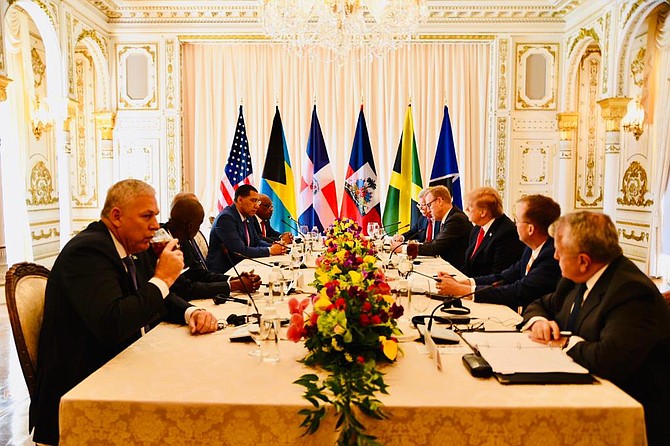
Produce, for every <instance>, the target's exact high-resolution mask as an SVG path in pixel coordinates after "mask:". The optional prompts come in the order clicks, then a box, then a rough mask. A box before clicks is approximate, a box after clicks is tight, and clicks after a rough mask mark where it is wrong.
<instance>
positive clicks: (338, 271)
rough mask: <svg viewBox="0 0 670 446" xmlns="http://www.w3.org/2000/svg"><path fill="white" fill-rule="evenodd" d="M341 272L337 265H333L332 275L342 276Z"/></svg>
mask: <svg viewBox="0 0 670 446" xmlns="http://www.w3.org/2000/svg"><path fill="white" fill-rule="evenodd" d="M341 272H342V270H341V269H340V268H339V267H338V266H337V265H333V266H332V268H330V274H332V275H333V276H334V275H336V274H340V273H341Z"/></svg>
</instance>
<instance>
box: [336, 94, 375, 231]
mask: <svg viewBox="0 0 670 446" xmlns="http://www.w3.org/2000/svg"><path fill="white" fill-rule="evenodd" d="M340 215H341V216H342V217H348V218H351V219H352V220H356V221H357V222H358V224H359V225H361V227H362V228H363V231H364V232H365V234H367V227H368V223H371V222H376V223H380V224H381V222H380V216H381V211H380V206H379V192H378V191H377V169H376V168H375V160H374V158H373V157H372V147H371V145H370V136H369V135H368V126H367V125H366V124H365V115H364V114H363V106H362V105H361V111H360V112H359V113H358V124H356V134H355V136H354V143H353V146H352V147H351V157H350V158H349V167H348V169H347V176H346V179H345V180H344V195H343V197H342V210H341V211H340Z"/></svg>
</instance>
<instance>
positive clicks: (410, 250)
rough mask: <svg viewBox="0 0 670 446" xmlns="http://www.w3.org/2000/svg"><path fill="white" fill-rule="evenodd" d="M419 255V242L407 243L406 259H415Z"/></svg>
mask: <svg viewBox="0 0 670 446" xmlns="http://www.w3.org/2000/svg"><path fill="white" fill-rule="evenodd" d="M418 255H419V242H417V241H416V240H410V241H409V242H407V257H409V258H410V260H414V259H416V257H417V256H418Z"/></svg>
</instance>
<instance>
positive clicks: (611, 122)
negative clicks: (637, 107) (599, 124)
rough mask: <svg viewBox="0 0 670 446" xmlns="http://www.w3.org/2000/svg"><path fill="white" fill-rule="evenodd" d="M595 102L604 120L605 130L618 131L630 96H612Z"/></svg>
mask: <svg viewBox="0 0 670 446" xmlns="http://www.w3.org/2000/svg"><path fill="white" fill-rule="evenodd" d="M597 102H598V105H600V113H601V115H602V117H603V119H604V120H605V127H606V130H607V131H608V132H620V131H621V119H622V118H623V117H624V116H625V115H626V109H627V106H628V103H629V102H630V98H625V97H612V98H605V99H601V100H599V101H597Z"/></svg>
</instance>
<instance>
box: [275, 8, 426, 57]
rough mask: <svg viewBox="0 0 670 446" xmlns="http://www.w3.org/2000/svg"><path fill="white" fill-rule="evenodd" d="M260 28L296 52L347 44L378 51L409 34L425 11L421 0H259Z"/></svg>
mask: <svg viewBox="0 0 670 446" xmlns="http://www.w3.org/2000/svg"><path fill="white" fill-rule="evenodd" d="M262 2H263V3H262V21H263V26H264V28H265V33H266V34H267V35H268V36H269V37H270V38H272V39H273V40H275V41H278V42H283V43H287V44H289V45H291V46H292V47H293V48H294V49H296V50H297V51H298V52H300V53H305V52H308V53H309V52H310V51H313V50H315V49H317V48H323V49H326V50H330V54H332V55H333V57H335V58H339V59H343V58H345V57H349V56H348V55H349V53H350V52H351V51H352V50H358V49H360V50H362V53H363V54H365V55H375V56H381V55H383V54H384V53H386V52H387V51H388V50H391V49H396V48H397V47H398V46H400V45H402V44H404V43H407V42H409V41H411V40H412V37H413V36H414V35H416V32H417V30H418V28H419V25H420V24H421V23H422V22H423V21H424V20H425V19H426V17H427V16H428V9H427V7H426V4H425V3H426V0H262Z"/></svg>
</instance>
